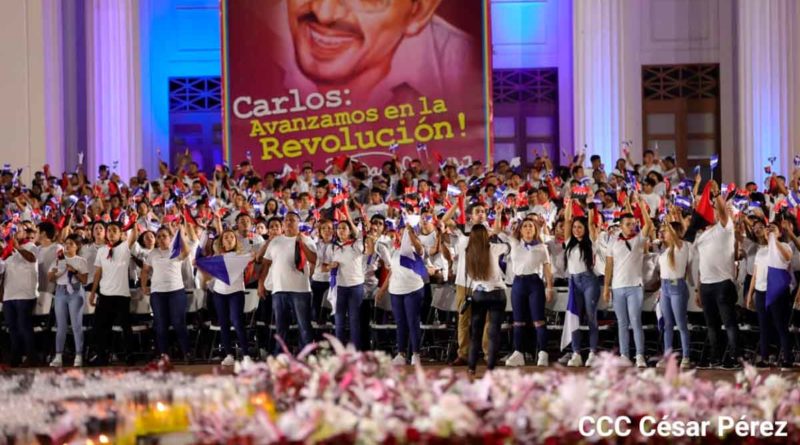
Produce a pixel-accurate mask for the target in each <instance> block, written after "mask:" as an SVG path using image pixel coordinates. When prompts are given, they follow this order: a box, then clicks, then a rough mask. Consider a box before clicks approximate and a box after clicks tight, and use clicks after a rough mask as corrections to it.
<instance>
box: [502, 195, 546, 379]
mask: <svg viewBox="0 0 800 445" xmlns="http://www.w3.org/2000/svg"><path fill="white" fill-rule="evenodd" d="M500 207H501V210H502V206H500ZM499 221H500V218H499V217H498V218H497V219H496V220H495V225H496V228H497V229H499V224H500V223H499ZM508 240H509V243H510V245H511V253H510V255H509V256H510V259H511V261H510V262H509V263H510V265H511V268H512V271H513V273H514V282H513V283H512V285H511V311H512V316H513V318H514V336H513V340H514V352H513V353H512V354H511V356H510V357H509V358H508V359H506V366H524V365H525V356H524V355H523V353H522V351H523V349H524V348H523V336H524V334H525V329H526V328H527V327H529V326H530V325H531V324H532V325H533V326H534V327H535V329H536V349H537V350H538V351H539V352H538V360H537V362H536V366H548V365H549V357H548V354H547V326H546V324H545V315H544V309H545V303H546V302H547V301H550V300H552V298H553V274H552V271H551V270H550V253H549V252H548V250H547V245H545V244H543V243H542V242H541V240H540V238H539V231H538V229H537V228H536V224H535V223H534V222H533V220H532V219H524V220H522V221H521V222H520V223H519V226H517V229H516V230H515V231H514V236H512V237H509V238H508ZM545 283H546V287H545Z"/></svg>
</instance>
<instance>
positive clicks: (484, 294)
mask: <svg viewBox="0 0 800 445" xmlns="http://www.w3.org/2000/svg"><path fill="white" fill-rule="evenodd" d="M509 251H510V248H509V246H508V244H506V243H490V242H489V231H488V230H487V229H486V227H485V226H483V225H480V224H477V225H475V226H473V227H472V231H471V232H470V234H469V242H468V243H467V248H466V251H465V253H466V255H465V261H466V276H467V287H468V288H470V289H471V290H472V297H471V303H470V304H471V306H472V308H471V309H472V315H471V317H470V330H471V332H470V346H469V360H468V366H469V372H470V373H473V374H474V373H475V367H476V365H477V363H478V350H479V349H480V347H481V338H482V333H483V327H484V323H485V322H486V315H487V313H488V315H489V351H488V352H489V354H488V357H487V358H486V363H487V365H488V368H489V369H490V370H491V369H494V366H495V363H496V362H497V350H498V348H499V346H500V325H501V323H502V321H503V312H504V311H505V308H506V293H505V290H506V283H505V279H504V275H503V271H502V270H500V257H501V256H502V255H508V253H509Z"/></svg>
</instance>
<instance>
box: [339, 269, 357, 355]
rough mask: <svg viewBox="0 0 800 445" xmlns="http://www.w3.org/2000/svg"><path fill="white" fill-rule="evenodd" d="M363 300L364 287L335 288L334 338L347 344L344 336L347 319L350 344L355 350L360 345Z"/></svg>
mask: <svg viewBox="0 0 800 445" xmlns="http://www.w3.org/2000/svg"><path fill="white" fill-rule="evenodd" d="M363 299H364V285H363V284H358V285H356V286H349V287H344V286H337V289H336V314H335V316H334V317H335V320H336V338H338V339H339V341H341V342H342V343H344V344H347V337H346V336H345V332H346V326H345V323H346V322H347V319H350V343H352V344H353V345H354V346H355V347H356V349H360V348H361V346H362V344H361V301H362V300H363Z"/></svg>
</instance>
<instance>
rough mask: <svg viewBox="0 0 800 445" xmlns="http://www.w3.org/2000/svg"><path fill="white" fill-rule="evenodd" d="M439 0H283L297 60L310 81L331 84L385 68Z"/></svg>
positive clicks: (340, 82) (428, 19)
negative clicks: (397, 49)
mask: <svg viewBox="0 0 800 445" xmlns="http://www.w3.org/2000/svg"><path fill="white" fill-rule="evenodd" d="M440 1H441V0H287V2H288V7H289V26H290V29H291V32H292V39H293V40H294V44H295V57H296V58H297V63H298V65H299V66H300V69H301V70H302V71H303V73H304V74H305V75H306V76H308V77H309V78H311V79H312V80H314V81H315V82H318V83H330V84H343V83H348V82H350V81H352V80H354V79H356V78H357V77H358V76H359V75H361V74H362V73H363V72H365V71H367V70H370V69H375V68H382V67H386V68H388V64H389V63H391V60H392V56H393V54H394V51H395V49H396V48H397V46H398V45H399V43H400V41H401V40H402V39H403V38H404V37H405V36H406V35H414V34H416V33H418V32H419V31H420V30H421V29H422V28H423V27H424V26H425V25H426V24H427V23H428V22H429V21H430V18H431V16H432V13H433V9H435V7H436V6H438V4H439V2H440ZM431 8H433V9H431ZM429 12H430V13H429Z"/></svg>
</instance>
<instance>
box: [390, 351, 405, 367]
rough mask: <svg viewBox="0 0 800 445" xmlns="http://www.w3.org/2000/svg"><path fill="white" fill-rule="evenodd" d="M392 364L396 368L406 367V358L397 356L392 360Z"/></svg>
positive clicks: (400, 355)
mask: <svg viewBox="0 0 800 445" xmlns="http://www.w3.org/2000/svg"><path fill="white" fill-rule="evenodd" d="M392 364H393V365H395V366H405V365H406V356H405V355H403V354H397V355H395V356H394V358H393V359H392Z"/></svg>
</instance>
